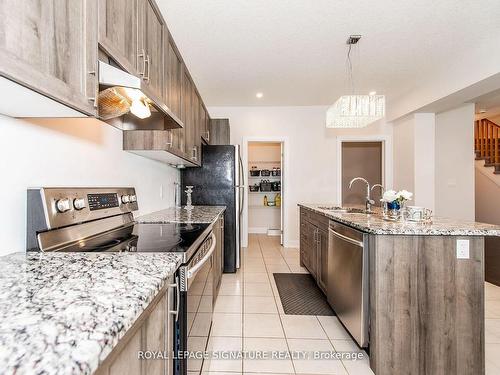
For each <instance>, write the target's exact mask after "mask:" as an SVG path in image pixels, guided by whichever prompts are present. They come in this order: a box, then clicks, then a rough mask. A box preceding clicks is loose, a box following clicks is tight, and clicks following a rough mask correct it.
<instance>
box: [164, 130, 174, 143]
mask: <svg viewBox="0 0 500 375" xmlns="http://www.w3.org/2000/svg"><path fill="white" fill-rule="evenodd" d="M169 133H170V141H168V142H167V143H166V144H165V146H167V147H172V146H173V145H174V133H173V132H172V130H170V131H169Z"/></svg>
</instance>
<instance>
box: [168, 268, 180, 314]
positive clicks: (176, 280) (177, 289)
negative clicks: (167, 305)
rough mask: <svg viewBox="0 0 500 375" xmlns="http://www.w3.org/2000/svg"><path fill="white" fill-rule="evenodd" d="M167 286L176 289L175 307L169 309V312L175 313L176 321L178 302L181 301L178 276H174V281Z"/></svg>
mask: <svg viewBox="0 0 500 375" xmlns="http://www.w3.org/2000/svg"><path fill="white" fill-rule="evenodd" d="M169 288H175V290H176V292H177V293H176V295H177V301H176V307H175V310H170V311H169V314H172V315H175V321H176V322H177V321H178V320H179V308H180V302H181V288H180V285H179V277H178V276H176V277H175V283H174V284H170V285H169Z"/></svg>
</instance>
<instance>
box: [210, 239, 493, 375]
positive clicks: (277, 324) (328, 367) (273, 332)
mask: <svg viewBox="0 0 500 375" xmlns="http://www.w3.org/2000/svg"><path fill="white" fill-rule="evenodd" d="M242 257H243V260H242V267H241V269H240V270H239V271H238V272H237V273H236V274H224V275H223V277H222V285H221V288H220V291H219V297H218V299H217V303H216V306H215V313H214V318H213V325H212V331H211V334H210V335H211V337H210V340H209V344H208V345H209V347H208V350H209V351H214V350H215V351H217V350H231V351H239V350H243V351H246V352H251V351H256V350H258V351H269V352H272V351H279V352H281V353H292V352H293V353H296V352H297V351H305V352H314V351H323V352H330V351H337V352H352V351H355V352H362V353H363V354H364V359H363V360H357V361H352V360H333V359H323V360H318V359H304V358H291V359H290V358H284V359H266V360H262V359H261V360H257V359H233V360H215V359H212V360H210V361H206V362H205V364H204V366H203V373H204V374H206V375H210V374H212V375H236V374H263V373H264V374H267V375H272V374H332V375H337V374H341V375H347V374H350V375H365V374H373V372H372V371H371V369H370V367H369V363H368V356H367V355H366V353H365V352H364V351H361V350H360V349H359V348H358V347H357V345H356V344H355V343H354V341H353V340H352V339H351V337H350V336H349V334H348V333H347V332H346V331H345V329H344V328H343V326H342V325H341V324H340V323H339V321H338V319H337V318H336V317H331V316H308V315H299V316H298V315H285V314H284V312H283V307H282V305H281V302H280V299H279V295H278V291H277V289H276V284H275V282H274V278H273V276H272V273H273V272H307V271H306V270H305V269H304V268H302V267H300V265H299V251H298V250H297V249H285V248H283V247H281V246H280V245H279V240H278V237H268V236H265V235H251V236H250V238H249V245H248V248H246V249H243V256H242ZM485 288H486V289H485V296H486V308H485V310H486V313H485V315H486V337H485V341H486V373H487V374H491V375H492V374H500V288H499V287H496V286H494V285H492V284H488V283H486V286H485Z"/></svg>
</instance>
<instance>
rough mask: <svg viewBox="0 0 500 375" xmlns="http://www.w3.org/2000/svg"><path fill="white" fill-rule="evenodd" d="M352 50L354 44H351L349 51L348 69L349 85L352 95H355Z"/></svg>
mask: <svg viewBox="0 0 500 375" xmlns="http://www.w3.org/2000/svg"><path fill="white" fill-rule="evenodd" d="M351 49H352V44H349V49H348V50H347V59H346V67H347V76H348V77H349V84H350V86H351V87H350V89H351V95H354V76H353V74H352V61H351Z"/></svg>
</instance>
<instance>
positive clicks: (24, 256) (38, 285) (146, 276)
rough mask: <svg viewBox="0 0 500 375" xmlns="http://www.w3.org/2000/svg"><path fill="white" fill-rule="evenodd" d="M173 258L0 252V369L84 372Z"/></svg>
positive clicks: (149, 296)
mask: <svg viewBox="0 0 500 375" xmlns="http://www.w3.org/2000/svg"><path fill="white" fill-rule="evenodd" d="M180 262H181V256H180V255H178V254H175V253H161V254H160V253H157V254H135V253H134V254H130V253H113V254H102V253H100V254H96V253H71V254H70V253H15V254H10V255H6V256H3V257H0V270H1V272H0V373H2V374H58V375H61V374H91V373H92V372H94V371H95V370H96V369H97V367H98V365H99V363H100V362H102V361H103V360H104V358H105V357H106V356H107V355H108V354H109V353H110V352H111V350H112V349H113V348H114V347H115V345H116V344H117V343H118V341H119V340H120V338H122V337H123V336H124V334H125V333H126V331H127V330H128V329H129V328H130V327H131V326H132V325H133V324H134V322H135V321H136V320H137V318H138V317H139V316H140V314H141V313H142V312H143V311H144V310H145V309H146V307H147V306H148V305H149V304H150V303H151V301H152V300H153V299H154V297H155V296H156V294H157V293H158V291H159V290H160V289H161V288H162V287H163V286H164V284H165V282H166V281H167V278H168V277H169V276H171V275H172V274H173V273H174V272H175V271H176V270H177V268H178V267H179V265H180Z"/></svg>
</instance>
